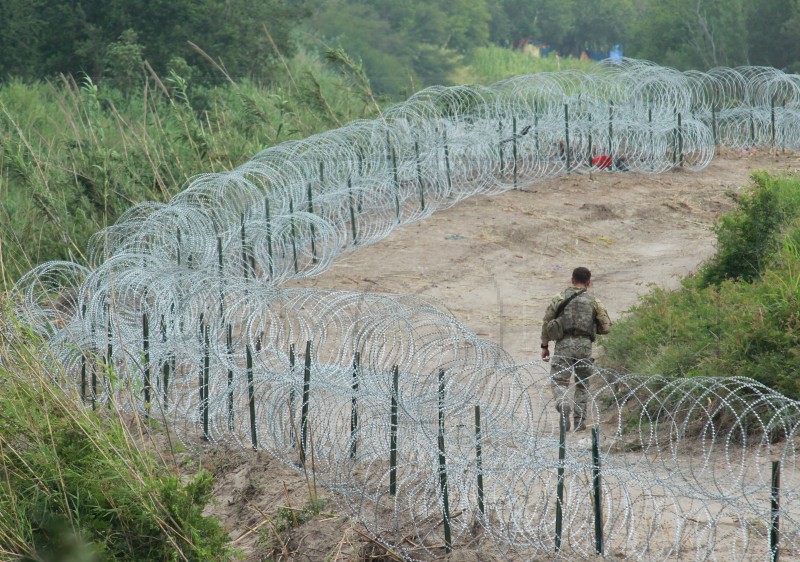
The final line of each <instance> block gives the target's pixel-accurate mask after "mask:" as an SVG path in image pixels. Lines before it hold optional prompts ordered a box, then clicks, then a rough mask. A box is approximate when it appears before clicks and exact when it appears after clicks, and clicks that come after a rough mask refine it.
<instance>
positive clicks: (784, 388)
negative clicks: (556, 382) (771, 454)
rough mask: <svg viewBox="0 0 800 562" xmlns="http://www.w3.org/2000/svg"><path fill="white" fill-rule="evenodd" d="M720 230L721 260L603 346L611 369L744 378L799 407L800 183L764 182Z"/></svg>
mask: <svg viewBox="0 0 800 562" xmlns="http://www.w3.org/2000/svg"><path fill="white" fill-rule="evenodd" d="M754 177H755V178H756V187H755V190H754V191H753V193H752V194H750V195H747V196H745V197H743V198H742V199H741V200H740V205H739V207H738V208H737V209H736V210H735V211H734V212H733V213H732V214H731V215H728V216H726V217H723V219H722V220H721V221H720V226H719V228H718V230H717V232H718V236H719V237H720V243H719V247H720V249H719V255H718V256H717V257H715V258H714V259H713V260H711V261H710V262H709V264H708V265H707V266H705V267H704V268H701V270H700V271H699V272H698V275H697V276H696V277H693V278H688V279H685V280H684V282H683V286H682V288H681V289H679V290H677V291H667V290H665V289H662V288H654V289H653V290H651V292H650V293H649V294H648V295H646V296H644V297H643V298H642V299H641V301H640V302H639V304H638V305H637V306H635V307H633V308H632V309H631V310H630V314H629V315H628V316H627V317H626V318H624V319H623V320H622V321H620V322H618V323H616V324H615V326H614V330H613V332H612V333H611V334H610V335H609V336H608V337H607V338H606V340H605V344H604V345H605V348H606V351H607V356H606V358H605V359H604V361H605V362H606V363H607V364H609V366H612V367H615V368H620V369H623V368H624V369H627V370H631V371H635V372H638V373H643V374H660V375H664V376H667V377H695V376H714V377H725V376H743V377H749V378H752V379H755V380H757V381H759V382H761V383H763V384H765V385H767V386H769V387H770V388H772V389H775V390H778V391H780V392H782V393H784V394H785V395H787V396H789V397H790V398H795V399H797V398H800V180H798V178H793V177H782V178H774V177H770V176H767V175H766V174H757V175H756V176H754Z"/></svg>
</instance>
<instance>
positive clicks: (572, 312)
mask: <svg viewBox="0 0 800 562" xmlns="http://www.w3.org/2000/svg"><path fill="white" fill-rule="evenodd" d="M580 290H581V289H578V288H576V287H568V288H566V289H564V290H563V291H561V292H560V293H559V294H557V295H556V296H555V297H554V298H553V300H552V301H551V302H550V305H549V306H548V307H547V310H546V311H545V313H544V319H543V321H542V343H546V342H548V341H549V340H548V338H547V334H546V333H545V326H547V323H548V322H549V321H550V320H552V319H554V318H555V317H556V310H558V305H560V304H561V303H562V302H564V301H565V300H566V299H567V298H569V297H570V296H572V295H573V294H574V293H576V292H578V291H580ZM560 318H561V319H562V321H563V322H564V332H565V334H566V335H565V337H564V339H566V338H568V337H577V338H589V339H590V340H591V341H594V338H595V335H596V334H607V333H608V332H609V331H610V330H611V320H610V319H609V317H608V311H607V310H606V307H605V306H603V303H601V302H600V300H599V299H598V298H597V297H595V296H594V295H593V294H591V293H589V292H588V291H587V292H583V293H582V294H580V295H578V296H577V297H575V298H574V299H572V300H571V301H570V302H569V303H568V304H567V306H566V307H565V308H564V310H563V312H562V313H561V316H560Z"/></svg>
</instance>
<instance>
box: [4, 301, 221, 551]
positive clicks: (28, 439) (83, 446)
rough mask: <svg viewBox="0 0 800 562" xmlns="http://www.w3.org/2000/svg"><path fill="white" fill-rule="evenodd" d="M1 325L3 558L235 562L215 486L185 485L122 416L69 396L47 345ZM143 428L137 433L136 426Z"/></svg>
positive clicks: (207, 482)
mask: <svg viewBox="0 0 800 562" xmlns="http://www.w3.org/2000/svg"><path fill="white" fill-rule="evenodd" d="M4 312H5V314H3V315H1V316H0V319H2V320H0V331H2V333H3V336H4V339H3V340H2V341H3V342H4V343H2V344H0V553H2V554H3V555H11V556H13V557H15V558H18V559H21V560H31V561H33V560H37V561H42V560H59V561H65V562H68V561H75V562H77V561H81V562H89V561H94V560H125V561H142V562H145V561H160V560H163V561H172V560H226V559H229V558H230V557H231V553H230V551H229V548H228V537H227V535H226V533H225V532H224V531H223V529H222V528H221V526H220V525H219V523H218V522H217V521H216V520H214V519H209V518H206V517H203V515H202V510H203V507H204V506H205V505H206V503H207V502H208V500H209V498H210V494H211V486H212V480H211V477H210V475H208V474H207V473H204V472H200V473H199V474H197V475H195V476H193V477H191V478H189V479H188V480H187V481H184V480H182V479H181V478H180V477H179V476H178V475H177V473H175V472H173V471H172V470H170V467H168V466H166V465H165V464H164V463H163V462H160V461H158V460H156V458H155V457H154V456H153V455H151V454H150V453H149V452H147V451H146V450H145V448H144V447H143V446H142V445H141V442H142V439H141V435H133V434H132V433H131V431H130V430H129V429H128V427H127V425H126V421H127V422H130V420H124V419H123V418H122V416H121V415H119V413H118V412H116V411H115V410H114V409H113V408H108V409H107V408H101V409H99V410H98V411H97V412H92V411H91V409H88V408H86V407H85V406H84V405H83V404H81V402H80V400H79V399H78V397H76V396H75V395H74V394H73V393H71V392H70V391H69V389H65V388H61V387H60V386H59V385H58V384H56V381H57V380H58V376H57V373H58V368H57V367H54V366H52V365H51V364H49V363H47V358H46V354H44V353H42V351H41V350H42V349H43V348H42V347H41V346H40V345H39V343H40V342H38V341H37V338H36V337H34V336H32V335H30V334H26V333H25V332H24V331H23V330H22V329H20V328H19V327H17V326H14V325H13V324H12V323H11V321H10V320H9V319H10V318H11V314H10V311H8V310H5V311H4ZM135 425H136V424H134V426H135Z"/></svg>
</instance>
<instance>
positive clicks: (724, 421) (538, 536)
mask: <svg viewBox="0 0 800 562" xmlns="http://www.w3.org/2000/svg"><path fill="white" fill-rule="evenodd" d="M799 86H800V83H798V77H797V76H796V75H789V74H785V73H783V72H781V71H778V70H775V69H771V68H761V67H745V68H736V69H731V68H719V69H713V70H711V71H709V72H707V73H701V72H696V71H692V72H685V73H681V72H677V71H675V70H671V69H667V68H663V67H658V66H656V65H653V64H650V63H646V62H641V61H632V60H626V61H624V62H623V63H622V64H617V65H615V64H610V63H603V64H600V65H598V66H597V67H596V68H595V70H594V71H593V72H591V73H588V74H581V73H576V72H561V73H545V74H540V75H535V76H522V77H517V78H513V79H510V80H506V81H503V82H499V83H497V84H494V85H493V86H489V87H453V88H445V87H432V88H428V89H426V90H423V91H421V92H419V93H417V94H415V95H414V96H413V97H412V98H410V99H409V100H407V101H406V102H404V103H401V104H398V105H396V106H393V107H391V108H389V109H388V110H387V111H386V112H385V113H384V114H383V115H382V117H381V118H380V119H378V120H375V121H357V122H354V123H351V124H349V125H347V126H345V127H342V128H340V129H337V130H334V131H330V132H328V133H324V134H321V135H316V136H313V137H310V138H308V139H305V140H302V141H292V142H286V143H283V144H281V145H278V146H276V147H272V148H270V149H267V150H265V151H263V152H261V153H259V154H257V155H256V156H255V157H254V158H253V159H252V160H251V161H249V162H248V163H246V164H244V165H242V166H240V167H239V168H236V169H235V170H233V171H231V172H227V173H221V174H207V175H202V176H199V177H196V178H194V179H193V180H192V181H191V182H190V183H189V185H188V186H187V187H186V189H185V190H184V191H183V192H181V193H180V194H179V195H177V196H176V197H175V198H173V200H172V201H170V202H169V203H167V204H159V203H145V204H141V205H136V206H134V207H132V208H131V209H130V210H129V211H127V212H126V213H125V214H124V215H123V216H121V217H120V219H119V220H118V221H117V222H116V224H114V225H113V226H111V227H109V228H107V229H106V230H104V231H102V232H100V233H98V234H97V235H95V236H94V237H93V238H92V239H91V241H90V244H89V253H88V255H89V265H88V266H87V267H84V266H80V265H77V264H74V263H68V262H51V263H46V264H43V265H41V266H39V267H37V268H34V269H33V270H32V271H30V272H29V273H28V274H27V275H25V276H24V277H23V278H22V279H21V280H20V281H19V283H18V284H17V289H18V291H19V295H20V298H19V306H18V307H17V313H18V315H19V317H20V318H22V319H23V320H25V321H26V322H27V323H28V324H29V325H30V326H31V327H33V328H34V329H35V330H37V331H38V332H39V333H40V334H41V335H42V336H43V338H44V340H45V341H46V344H47V349H46V350H43V356H49V357H53V358H54V361H55V362H57V363H58V365H59V366H60V368H59V372H62V373H65V375H64V376H63V377H61V378H59V380H58V381H57V382H58V383H59V384H62V385H65V386H72V387H77V388H78V390H79V392H80V394H81V395H82V396H83V397H84V399H85V400H86V402H87V404H91V405H92V406H93V407H97V406H98V404H103V403H106V402H108V401H110V400H113V401H115V402H116V403H117V404H119V405H121V406H122V407H125V408H129V409H131V410H136V411H139V412H141V413H142V414H144V415H152V416H160V417H164V418H166V419H168V420H170V422H171V424H172V425H173V426H174V427H176V429H177V431H178V432H179V434H180V435H181V437H182V438H183V439H184V440H185V441H187V442H198V441H203V440H205V441H208V442H213V443H234V444H238V445H239V446H242V447H254V448H263V449H267V450H269V451H271V452H272V453H273V454H274V455H275V456H276V457H278V458H280V459H282V460H284V461H285V462H287V463H288V464H290V465H292V466H305V468H306V470H308V469H309V467H310V468H311V469H312V470H313V471H314V474H315V476H316V478H317V479H318V480H319V481H320V482H321V483H323V484H324V485H325V486H327V487H328V488H329V489H330V490H332V491H334V492H335V493H336V497H337V498H338V499H339V501H340V503H341V505H342V507H343V509H345V510H347V511H348V512H349V513H351V514H352V515H353V516H354V517H355V518H357V519H358V520H359V521H361V522H362V523H363V524H364V525H365V526H366V527H367V528H368V529H369V530H370V531H371V532H372V533H373V534H374V535H375V536H376V537H378V538H379V540H382V541H384V542H385V543H386V544H387V545H391V546H392V548H393V549H395V550H399V551H400V552H402V553H403V555H404V556H406V557H407V558H408V559H414V558H426V557H430V556H433V555H436V554H439V553H441V552H442V548H444V547H445V545H446V546H448V547H449V546H450V545H453V546H459V545H466V544H472V543H474V542H476V541H477V540H481V541H488V542H489V543H491V544H492V548H493V549H494V550H497V551H498V552H500V553H503V554H504V555H505V556H507V557H512V556H514V555H515V553H516V554H519V556H521V557H524V556H526V554H525V553H531V552H541V551H547V552H550V553H551V554H553V555H555V556H558V557H561V558H565V559H572V558H574V557H575V556H588V555H590V554H592V553H593V552H595V551H596V550H598V544H597V543H596V539H597V537H598V536H600V535H601V534H602V536H603V537H604V540H605V542H604V543H603V545H602V547H601V548H600V550H601V551H604V552H606V553H613V554H615V555H618V556H622V557H627V558H634V559H642V560H651V559H653V560H656V559H665V558H676V559H697V560H706V559H719V560H734V559H735V560H751V559H753V560H764V559H771V556H772V555H773V554H774V553H773V552H772V551H770V548H771V547H770V545H771V544H774V540H772V539H774V536H773V535H772V533H773V532H774V531H775V529H776V526H775V525H774V524H773V523H774V522H775V521H776V520H777V519H776V517H778V516H779V518H780V532H781V534H780V539H781V543H780V544H781V551H782V552H783V553H784V554H787V553H788V554H793V555H797V552H798V548H800V544H798V542H799V539H798V513H797V511H798V503H797V501H795V500H796V498H795V495H796V494H797V492H796V490H797V489H798V488H797V486H796V484H797V479H798V476H797V470H796V462H797V459H796V452H795V442H796V433H797V424H798V420H800V415H798V414H800V412H798V408H799V406H798V403H797V402H795V401H792V400H789V399H787V398H785V397H783V396H782V395H780V394H777V393H775V392H773V391H771V390H769V389H767V388H765V387H763V386H761V385H759V384H758V383H756V382H755V381H752V380H746V379H738V378H728V379H691V380H667V379H663V380H662V379H656V378H652V377H650V378H642V377H637V376H621V375H618V374H615V373H612V372H609V371H605V370H602V369H595V370H594V373H595V374H594V375H593V379H595V380H594V381H593V383H592V391H591V392H592V394H591V397H590V401H589V409H588V416H589V421H590V422H591V423H592V424H594V426H595V427H596V428H600V429H601V432H602V435H603V437H602V439H601V441H600V443H599V452H598V453H597V455H595V456H594V457H593V456H592V454H591V453H590V452H589V451H588V450H587V447H588V444H589V441H588V438H587V437H584V438H581V437H580V435H581V434H577V433H576V434H571V435H570V436H569V438H568V440H567V444H566V447H565V448H561V443H560V437H559V422H558V419H557V418H556V413H555V409H554V407H553V406H554V402H553V399H552V397H551V392H550V389H549V388H548V386H549V381H550V376H549V374H548V370H547V365H545V364H542V363H540V362H534V363H529V364H523V365H519V364H515V363H514V362H513V361H512V359H511V358H510V356H509V355H508V354H507V353H506V352H505V351H504V350H503V349H502V348H500V347H499V346H497V345H496V344H494V343H491V342H488V341H486V340H483V339H481V338H479V337H477V336H476V335H475V334H473V333H472V332H471V331H470V330H469V329H468V328H467V327H466V326H464V325H463V324H462V323H461V322H459V321H458V320H457V319H456V318H454V317H453V316H452V315H451V314H449V313H448V312H447V311H446V309H445V307H444V306H443V305H442V304H441V303H438V302H436V301H433V300H426V299H422V298H420V297H411V296H397V295H394V296H387V295H374V294H369V293H350V292H341V291H319V290H312V289H286V288H281V287H280V285H281V284H282V283H283V282H284V281H286V280H289V279H293V278H302V277H308V276H312V275H317V274H319V273H321V272H323V271H325V270H326V269H327V268H328V267H329V266H330V264H331V263H332V261H333V260H334V259H335V258H336V257H337V256H338V255H339V254H341V253H342V252H346V251H352V250H354V249H357V248H358V247H360V246H362V245H366V244H371V243H374V242H376V241H378V240H381V239H383V238H384V237H386V236H387V235H388V234H389V233H390V232H392V231H393V229H394V228H396V227H398V226H399V225H402V224H406V223H408V222H411V221H415V220H419V219H421V218H424V217H426V216H428V215H429V214H431V213H433V212H435V211H436V210H439V209H442V208H445V207H447V206H450V205H453V204H455V203H457V202H458V201H460V200H462V199H464V198H466V197H469V196H472V195H476V194H493V193H499V192H502V191H503V190H507V189H512V188H514V187H516V186H518V185H520V184H522V183H523V182H524V183H530V182H531V181H535V180H537V179H541V178H546V177H552V176H555V175H559V174H565V173H573V172H582V171H587V170H590V169H592V165H593V163H597V162H598V161H600V162H605V164H604V165H603V166H602V167H603V168H604V169H606V170H608V171H627V170H632V171H637V172H642V173H661V172H664V171H667V170H669V169H672V168H675V167H684V168H687V169H690V170H701V169H703V168H704V167H705V166H706V165H707V164H708V163H709V162H710V160H711V158H712V157H713V155H714V153H715V150H716V146H717V145H723V146H729V147H735V148H750V147H754V146H762V147H763V146H769V147H773V148H776V149H777V148H787V149H790V150H796V149H797V148H798V145H800V133H798V131H800V127H798V126H797V125H798V116H800V107H798V100H799V99H800V96H798V87H799ZM598 156H600V157H602V159H601V160H598V159H597V157H598ZM560 455H562V456H563V458H560ZM774 459H779V460H780V461H781V466H782V471H783V472H782V474H783V476H782V478H783V480H784V482H785V483H786V484H787V485H784V486H783V488H781V491H780V506H779V507H775V506H771V505H770V501H771V500H775V501H777V496H776V494H775V493H773V492H774V490H773V488H774V487H773V486H772V484H773V482H772V480H771V477H770V472H769V466H770V463H771V462H772V461H773V460H774ZM600 467H602V470H601V475H602V478H601V479H598V478H596V472H597V471H599V470H600ZM599 482H602V484H599ZM593 487H594V488H597V490H598V493H599V492H602V493H601V495H600V496H595V495H593V494H591V493H590V492H591V491H592V490H593ZM557 489H558V490H561V492H559V493H560V495H561V497H562V499H560V500H559V499H557V496H556V493H555V491H556V490H557ZM445 490H446V491H445ZM598 497H602V503H596V499H597V498H598ZM600 516H602V521H600V520H601V517H600ZM556 520H558V521H556ZM598 521H600V522H599V523H596V522H598ZM594 525H599V527H594ZM771 540H772V542H771Z"/></svg>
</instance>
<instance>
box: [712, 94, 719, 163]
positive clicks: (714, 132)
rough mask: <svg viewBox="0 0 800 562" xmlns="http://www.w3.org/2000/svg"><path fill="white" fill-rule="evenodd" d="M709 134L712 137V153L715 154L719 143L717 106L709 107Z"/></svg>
mask: <svg viewBox="0 0 800 562" xmlns="http://www.w3.org/2000/svg"><path fill="white" fill-rule="evenodd" d="M711 134H712V135H714V152H715V153H716V150H717V146H719V141H718V140H717V106H716V105H712V106H711Z"/></svg>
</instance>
